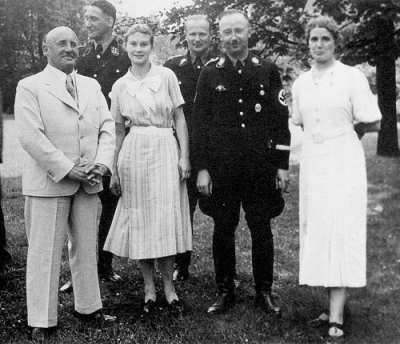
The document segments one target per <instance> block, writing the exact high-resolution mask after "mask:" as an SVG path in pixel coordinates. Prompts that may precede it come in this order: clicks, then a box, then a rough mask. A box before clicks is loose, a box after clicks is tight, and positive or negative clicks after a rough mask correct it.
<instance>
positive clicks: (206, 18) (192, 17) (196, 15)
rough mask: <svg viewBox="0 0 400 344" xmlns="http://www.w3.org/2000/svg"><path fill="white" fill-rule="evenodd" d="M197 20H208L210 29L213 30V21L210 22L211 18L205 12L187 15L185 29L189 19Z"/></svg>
mask: <svg viewBox="0 0 400 344" xmlns="http://www.w3.org/2000/svg"><path fill="white" fill-rule="evenodd" d="M196 20H204V21H205V22H207V23H208V28H209V31H210V32H211V22H210V19H208V17H207V16H206V15H204V14H195V15H192V16H189V17H187V18H186V19H185V31H186V24H187V22H189V21H196Z"/></svg>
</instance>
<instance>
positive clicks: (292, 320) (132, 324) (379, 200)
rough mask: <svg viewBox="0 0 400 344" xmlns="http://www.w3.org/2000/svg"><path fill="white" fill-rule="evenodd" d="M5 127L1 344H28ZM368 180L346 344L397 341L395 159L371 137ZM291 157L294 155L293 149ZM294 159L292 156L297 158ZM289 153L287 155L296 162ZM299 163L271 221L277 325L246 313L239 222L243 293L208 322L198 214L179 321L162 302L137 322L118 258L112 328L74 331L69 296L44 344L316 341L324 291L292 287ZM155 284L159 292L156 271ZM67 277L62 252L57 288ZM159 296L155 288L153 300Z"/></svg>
mask: <svg viewBox="0 0 400 344" xmlns="http://www.w3.org/2000/svg"><path fill="white" fill-rule="evenodd" d="M15 132H16V128H15V127H14V122H13V121H12V120H6V121H5V141H6V147H5V163H4V164H3V166H2V167H1V169H0V173H1V175H2V185H3V194H4V198H3V210H4V212H5V216H6V226H7V230H8V241H9V244H10V250H11V253H12V254H13V257H14V261H13V264H12V265H11V266H10V267H9V269H8V271H7V272H6V273H5V274H4V275H3V276H2V278H1V280H0V343H27V342H28V341H27V339H26V337H27V336H26V333H27V327H26V300H25V264H26V253H27V241H26V236H25V229H24V219H23V203H24V201H23V198H22V196H21V180H20V174H21V149H20V147H19V145H18V143H17V141H16V139H15V135H16V133H15ZM363 144H364V147H365V151H366V156H367V166H368V177H369V205H368V284H367V287H366V288H362V289H353V290H351V291H350V294H349V302H348V307H347V309H346V320H345V321H346V327H345V330H346V333H347V334H348V336H347V340H346V343H352V344H360V343H379V344H383V343H400V326H399V325H400V315H399V311H400V289H399V286H400V273H399V272H400V235H399V233H400V232H399V219H400V192H399V186H400V173H399V171H400V169H399V167H400V166H399V165H400V160H399V159H394V158H382V157H378V156H376V154H375V150H376V135H373V134H370V135H367V136H366V137H365V138H364V139H363ZM294 149H295V150H296V149H298V147H297V148H296V147H295V148H294ZM294 153H296V152H294ZM295 155H296V154H294V156H295ZM298 172H299V168H298V165H296V164H293V165H292V166H291V176H292V186H291V192H290V194H288V195H287V196H286V201H287V204H286V208H285V210H284V212H283V214H282V215H281V216H280V217H279V218H278V219H276V221H274V223H273V231H274V237H275V247H276V261H275V272H276V274H275V284H274V288H275V291H276V292H277V293H278V294H279V295H280V298H281V305H282V309H283V317H282V320H281V321H278V320H276V319H274V318H272V317H270V316H268V315H266V314H264V313H263V312H262V311H260V310H258V309H255V308H254V307H253V295H254V291H253V280H252V270H251V242H250V233H249V230H248V228H247V225H246V223H245V221H244V219H243V218H242V220H241V222H240V225H239V227H238V229H237V232H236V237H237V251H236V252H237V263H238V275H239V279H240V282H241V283H240V286H239V288H238V304H237V306H236V307H235V308H234V309H232V310H231V311H229V312H228V313H227V314H224V315H219V316H208V315H207V313H206V310H207V307H208V306H209V305H210V304H211V303H212V302H213V299H214V295H215V284H214V274H213V263H212V255H211V236H212V231H213V227H212V221H211V219H210V218H208V217H206V216H204V215H202V214H201V213H200V212H199V211H197V213H196V215H195V236H194V254H193V264H192V266H191V277H190V280H189V281H188V282H184V283H179V284H177V292H178V295H179V296H180V298H181V300H182V301H183V302H184V305H185V311H184V313H183V315H182V316H181V317H171V316H170V314H169V313H168V312H167V311H166V309H165V307H164V305H163V303H162V301H160V303H159V315H158V316H157V317H155V318H153V319H151V320H149V319H142V318H141V317H140V312H141V307H142V299H143V297H144V293H143V283H142V278H141V274H140V271H139V269H138V265H137V263H136V262H135V261H127V260H126V259H120V258H116V259H115V263H114V265H115V270H116V271H117V272H118V273H119V274H121V276H122V277H123V282H121V283H118V284H109V283H103V282H102V283H101V291H102V297H103V303H104V309H105V312H106V313H107V314H112V315H116V316H117V318H118V321H117V322H116V323H114V324H112V325H110V326H107V327H101V326H99V325H98V324H90V323H84V324H82V323H80V322H79V321H78V320H76V319H75V318H74V317H73V316H72V315H71V312H72V310H73V295H72V294H69V295H60V298H59V320H58V325H59V328H58V332H57V333H56V335H55V336H54V337H52V338H51V339H50V341H49V342H50V343H185V344H186V343H187V344H192V343H218V344H219V343H323V342H324V341H325V340H326V332H327V331H326V329H315V328H312V327H311V326H310V325H309V324H308V322H309V321H310V320H312V319H314V318H316V317H317V316H318V315H319V314H320V312H321V311H322V310H323V309H324V308H326V307H327V297H326V293H325V291H324V289H323V288H309V287H304V286H302V287H299V286H298V248H299V243H298ZM157 276H158V285H159V287H160V288H161V285H162V283H161V277H160V275H159V273H157ZM68 278H69V268H68V261H67V256H66V250H65V251H64V256H63V263H62V268H61V277H60V285H61V284H62V283H64V282H66V281H67V279H68ZM162 294H163V293H162V290H161V289H158V295H159V299H160V300H161V299H162Z"/></svg>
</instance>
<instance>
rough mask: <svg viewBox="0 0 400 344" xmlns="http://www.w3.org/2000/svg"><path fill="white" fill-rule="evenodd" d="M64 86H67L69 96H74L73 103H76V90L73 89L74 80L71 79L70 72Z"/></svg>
mask: <svg viewBox="0 0 400 344" xmlns="http://www.w3.org/2000/svg"><path fill="white" fill-rule="evenodd" d="M65 87H66V88H67V91H68V93H69V94H70V95H71V97H72V98H74V100H75V103H76V90H75V86H74V81H73V79H72V76H71V74H68V75H67V81H66V83H65Z"/></svg>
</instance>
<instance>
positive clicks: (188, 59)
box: [164, 15, 211, 281]
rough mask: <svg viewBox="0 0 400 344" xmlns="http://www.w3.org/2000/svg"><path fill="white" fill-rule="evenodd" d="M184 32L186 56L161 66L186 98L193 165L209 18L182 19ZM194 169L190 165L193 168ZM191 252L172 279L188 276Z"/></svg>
mask: <svg viewBox="0 0 400 344" xmlns="http://www.w3.org/2000/svg"><path fill="white" fill-rule="evenodd" d="M185 33H186V40H187V43H188V48H189V49H188V52H187V53H186V54H185V55H179V56H173V57H171V58H169V59H168V61H167V62H165V64H164V66H165V67H168V68H170V69H172V70H173V71H174V72H175V74H176V76H177V77H178V80H179V86H180V89H181V92H182V95H183V98H184V100H185V104H184V105H183V112H184V114H185V119H186V123H187V126H188V132H189V144H190V145H191V147H190V160H191V164H192V165H193V155H192V152H193V145H192V139H191V137H192V109H193V101H194V96H195V94H196V85H197V80H198V78H199V76H200V72H201V70H202V68H203V66H204V65H205V64H206V63H207V62H208V61H209V59H210V52H209V46H210V43H211V27H210V21H209V20H208V18H207V17H206V16H204V15H194V16H191V17H189V18H187V19H186V21H185ZM192 168H193V167H192ZM196 179H197V178H196V174H192V175H191V176H190V178H189V179H187V181H186V183H187V189H188V196H189V206H190V221H191V224H192V231H193V214H194V212H195V210H196V206H197V201H198V198H199V192H198V190H197V187H196ZM191 253H192V252H191V251H187V252H185V253H179V254H177V255H176V257H175V271H174V280H175V281H184V280H187V279H188V278H189V265H190V260H191Z"/></svg>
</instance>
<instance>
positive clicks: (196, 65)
mask: <svg viewBox="0 0 400 344" xmlns="http://www.w3.org/2000/svg"><path fill="white" fill-rule="evenodd" d="M193 68H194V69H195V70H198V71H200V70H201V68H203V61H201V57H200V56H197V57H196V59H195V60H194V65H193Z"/></svg>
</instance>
